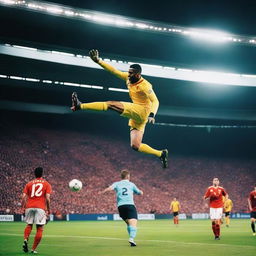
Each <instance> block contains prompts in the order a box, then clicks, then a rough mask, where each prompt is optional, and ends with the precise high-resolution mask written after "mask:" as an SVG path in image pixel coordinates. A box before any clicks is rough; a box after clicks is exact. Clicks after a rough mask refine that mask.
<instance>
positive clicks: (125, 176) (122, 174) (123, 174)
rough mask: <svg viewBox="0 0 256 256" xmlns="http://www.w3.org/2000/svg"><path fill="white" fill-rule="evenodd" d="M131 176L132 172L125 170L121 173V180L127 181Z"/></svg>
mask: <svg viewBox="0 0 256 256" xmlns="http://www.w3.org/2000/svg"><path fill="white" fill-rule="evenodd" d="M129 174H130V172H129V171H128V170H126V169H124V170H122V171H121V178H122V179H125V178H127V176H128V175H129Z"/></svg>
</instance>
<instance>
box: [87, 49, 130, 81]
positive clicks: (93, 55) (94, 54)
mask: <svg viewBox="0 0 256 256" xmlns="http://www.w3.org/2000/svg"><path fill="white" fill-rule="evenodd" d="M89 55H90V58H91V59H92V60H93V61H94V62H95V63H97V64H99V65H100V66H101V67H103V68H104V69H105V70H107V71H108V72H110V73H111V74H113V75H115V76H117V77H118V78H120V79H122V80H127V79H128V73H127V72H122V71H120V70H118V69H116V68H114V67H113V66H111V65H109V64H108V63H106V62H104V61H103V60H102V59H101V58H100V57H99V51H98V50H96V49H92V50H90V51H89Z"/></svg>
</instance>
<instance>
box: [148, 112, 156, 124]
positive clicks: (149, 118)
mask: <svg viewBox="0 0 256 256" xmlns="http://www.w3.org/2000/svg"><path fill="white" fill-rule="evenodd" d="M148 122H149V123H150V124H154V123H155V114H154V113H152V112H151V113H150V114H149V116H148Z"/></svg>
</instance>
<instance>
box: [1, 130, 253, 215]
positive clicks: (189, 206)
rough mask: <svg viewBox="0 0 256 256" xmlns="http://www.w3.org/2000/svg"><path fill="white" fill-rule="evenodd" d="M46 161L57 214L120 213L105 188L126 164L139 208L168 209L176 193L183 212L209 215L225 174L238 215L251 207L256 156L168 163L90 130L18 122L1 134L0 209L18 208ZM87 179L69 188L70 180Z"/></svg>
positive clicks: (143, 210) (172, 158)
mask: <svg viewBox="0 0 256 256" xmlns="http://www.w3.org/2000/svg"><path fill="white" fill-rule="evenodd" d="M37 166H42V167H43V168H44V170H45V178H46V179H47V180H48V181H49V182H50V183H51V184H52V187H53V194H52V197H51V198H52V200H51V201H52V211H53V212H54V211H57V212H61V213H63V214H66V213H117V209H116V204H115V194H114V193H111V192H110V193H109V194H104V195H100V194H99V192H100V191H102V190H103V189H104V188H105V187H107V186H109V185H110V184H112V183H113V182H115V181H117V180H119V178H120V177H119V174H120V170H121V169H124V168H125V169H128V170H130V172H131V181H133V182H134V183H135V184H136V185H137V186H138V187H139V188H140V189H142V190H143V191H144V195H143V196H142V197H136V196H135V202H136V205H137V208H138V211H139V212H140V213H152V212H154V213H159V214H160V213H161V214H162V213H169V206H170V201H171V200H172V198H173V197H177V198H178V200H179V201H180V203H181V212H184V213H187V214H191V213H196V212H208V209H207V205H206V204H205V202H204V201H203V199H202V198H203V195H204V192H205V190H206V189H207V187H208V186H209V185H211V181H212V178H213V177H218V178H219V179H220V182H221V185H222V186H224V187H225V189H226V190H227V192H228V193H229V195H230V198H231V199H232V200H233V202H234V209H233V211H234V212H241V211H247V210H248V209H247V197H248V194H249V191H251V190H252V187H253V185H254V182H255V173H256V160H244V159H231V158H230V159H227V158H223V159H220V158H209V157H208V158H207V157H199V156H197V157H195V156H194V157H192V156H191V157H187V156H172V155H170V167H169V168H168V169H166V170H163V169H162V168H161V165H160V163H159V160H158V159H156V158H154V157H150V156H147V155H144V156H143V155H141V154H138V153H136V152H134V151H132V150H131V149H130V148H129V146H128V145H127V142H124V141H120V140H113V139H111V137H106V136H105V137H104V136H99V135H95V134H91V133H86V132H82V133H80V132H74V131H65V130H54V129H52V130H50V129H44V128H28V127H18V128H17V127H16V128H13V129H8V131H6V130H5V131H3V132H1V135H0V184H1V186H0V211H1V212H11V213H19V212H20V201H21V200H20V198H21V193H22V189H23V187H24V185H25V184H26V183H27V182H28V181H29V180H31V179H33V178H34V177H33V169H34V168H35V167H37ZM73 178H76V179H79V180H81V181H82V182H83V189H82V190H81V191H79V192H71V191H70V190H69V188H68V182H69V181H70V180H71V179H73Z"/></svg>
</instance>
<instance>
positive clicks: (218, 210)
mask: <svg viewBox="0 0 256 256" xmlns="http://www.w3.org/2000/svg"><path fill="white" fill-rule="evenodd" d="M219 183H220V181H219V179H218V178H214V179H213V181H212V186H210V187H208V189H207V190H206V192H205V195H204V199H210V218H211V221H212V231H213V233H214V235H215V240H220V224H221V223H220V221H221V217H222V213H223V206H224V205H223V198H222V196H225V197H226V195H227V193H226V191H225V189H224V188H223V187H220V186H219Z"/></svg>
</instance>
